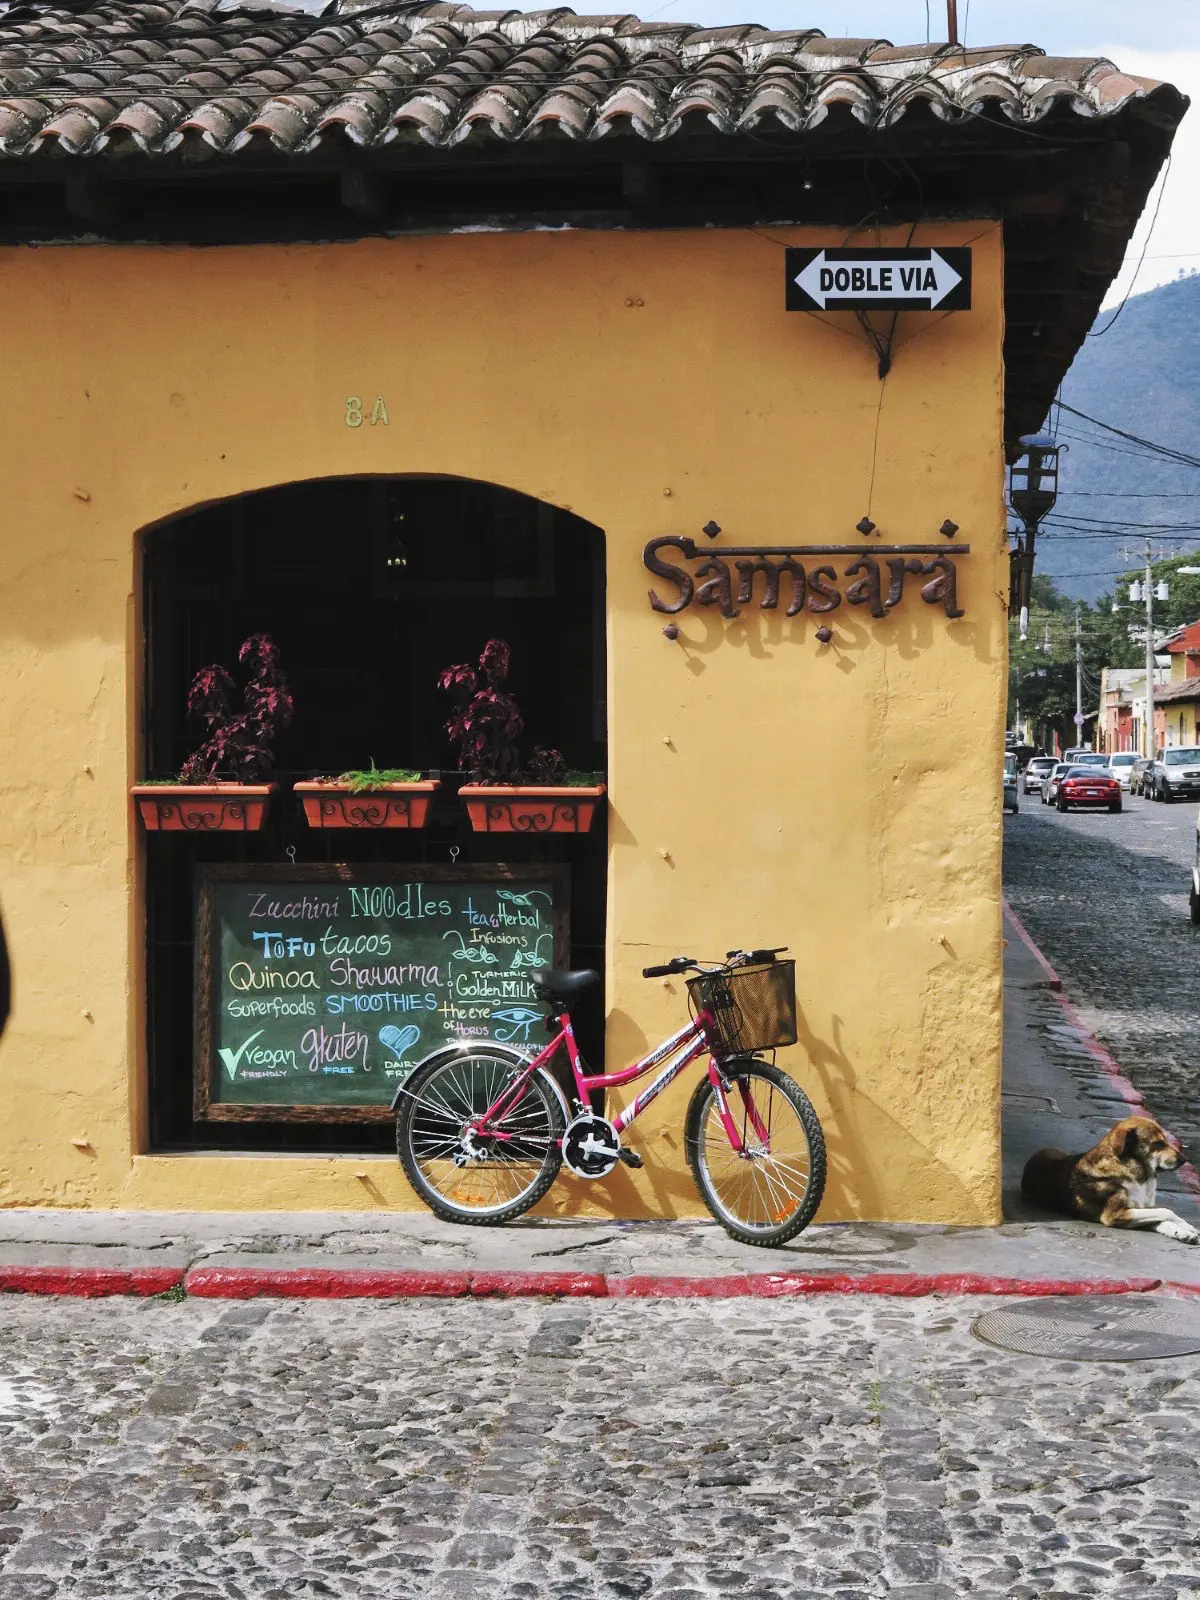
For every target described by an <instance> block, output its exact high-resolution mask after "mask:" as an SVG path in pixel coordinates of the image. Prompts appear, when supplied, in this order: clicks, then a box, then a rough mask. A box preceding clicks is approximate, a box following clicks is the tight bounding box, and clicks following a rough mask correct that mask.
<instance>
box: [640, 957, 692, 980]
mask: <svg viewBox="0 0 1200 1600" xmlns="http://www.w3.org/2000/svg"><path fill="white" fill-rule="evenodd" d="M696 965H698V963H697V962H696V961H694V960H693V959H692V957H691V956H672V957H671V959H670V961H668V962H667V963H666V964H665V965H664V966H661V967H643V968H642V977H643V978H669V977H670V976H671V974H672V973H673V972H686V971H687V970H688V969H689V967H694V966H696Z"/></svg>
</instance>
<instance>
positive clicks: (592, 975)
mask: <svg viewBox="0 0 1200 1600" xmlns="http://www.w3.org/2000/svg"><path fill="white" fill-rule="evenodd" d="M529 981H530V983H532V984H533V987H534V988H535V989H538V990H540V992H541V994H542V995H543V997H544V998H545V999H547V1000H569V999H570V998H571V996H572V995H576V994H582V993H583V991H584V990H585V989H590V988H591V987H592V985H593V984H594V983H599V982H600V974H599V973H598V972H593V971H592V969H591V968H590V967H583V968H581V969H580V970H579V971H578V972H564V971H559V970H557V969H555V968H554V967H543V968H542V969H541V970H540V971H539V972H531V973H530V974H529Z"/></svg>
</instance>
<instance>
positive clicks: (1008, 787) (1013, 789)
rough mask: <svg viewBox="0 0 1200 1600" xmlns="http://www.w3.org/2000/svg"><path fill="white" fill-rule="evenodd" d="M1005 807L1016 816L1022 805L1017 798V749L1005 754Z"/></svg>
mask: <svg viewBox="0 0 1200 1600" xmlns="http://www.w3.org/2000/svg"><path fill="white" fill-rule="evenodd" d="M1004 809H1005V811H1011V812H1012V814H1013V816H1014V817H1015V816H1016V814H1017V812H1018V811H1020V809H1021V807H1020V804H1019V802H1018V800H1017V757H1016V752H1015V751H1012V750H1010V751H1006V752H1005V756H1004Z"/></svg>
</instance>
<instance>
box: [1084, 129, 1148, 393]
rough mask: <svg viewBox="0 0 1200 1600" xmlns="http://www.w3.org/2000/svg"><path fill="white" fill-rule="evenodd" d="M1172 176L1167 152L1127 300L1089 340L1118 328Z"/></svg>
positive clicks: (1093, 332) (1140, 268) (1127, 290)
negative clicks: (1148, 228)
mask: <svg viewBox="0 0 1200 1600" xmlns="http://www.w3.org/2000/svg"><path fill="white" fill-rule="evenodd" d="M1170 174H1171V154H1170V152H1169V151H1168V152H1167V160H1166V164H1165V166H1164V167H1163V175H1162V182H1161V183H1160V184H1159V186H1158V199H1157V200H1156V201H1155V203H1154V215H1153V216H1152V217H1151V218H1150V231H1149V232H1148V233H1147V235H1146V242H1145V244H1144V245H1143V246H1142V253H1141V255H1140V256H1139V257H1138V264H1137V266H1136V267H1135V268H1134V269H1133V277H1132V278H1130V280H1129V287H1128V289H1126V291H1125V298H1124V300H1122V301H1121V304H1120V305H1119V306H1118V307H1117V309H1116V310H1115V311H1114V312H1113V315H1112V321H1111V322H1109V323H1108V325H1107V326H1106V327H1103V328H1101V329H1099V331H1097V330H1096V329H1093V330H1092V332H1091V333H1089V334H1088V338H1089V339H1102V338H1103V337H1104V335H1105V334H1106V333H1108V332H1109V331H1110V330H1111V329H1112V328H1113V327H1115V326H1116V321H1117V318H1118V317H1119V316H1120V315H1121V313H1122V311H1124V309H1125V307H1126V306H1127V305H1128V304H1129V296H1130V295H1131V294H1132V293H1133V286H1134V284H1135V283H1137V281H1138V273H1139V272H1141V270H1142V268H1143V266H1144V265H1145V264H1146V251H1147V250H1149V248H1150V241H1151V239H1152V238H1153V237H1154V229H1155V225H1156V224H1157V222H1158V213H1159V209H1160V208H1161V206H1162V202H1163V195H1164V194H1166V192H1167V179H1168V177H1170ZM1070 409H1071V408H1070V406H1068V407H1067V410H1068V411H1069V410H1070Z"/></svg>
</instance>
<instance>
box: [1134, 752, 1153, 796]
mask: <svg viewBox="0 0 1200 1600" xmlns="http://www.w3.org/2000/svg"><path fill="white" fill-rule="evenodd" d="M1153 765H1154V760H1153V757H1151V756H1139V757H1138V758H1137V760H1136V761H1135V762H1134V763H1133V768H1132V770H1131V772H1130V774H1129V792H1130V794H1145V793H1146V789H1145V783H1144V780H1145V777H1146V774H1147V772H1149V770H1150V768H1151V767H1152V766H1153Z"/></svg>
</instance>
